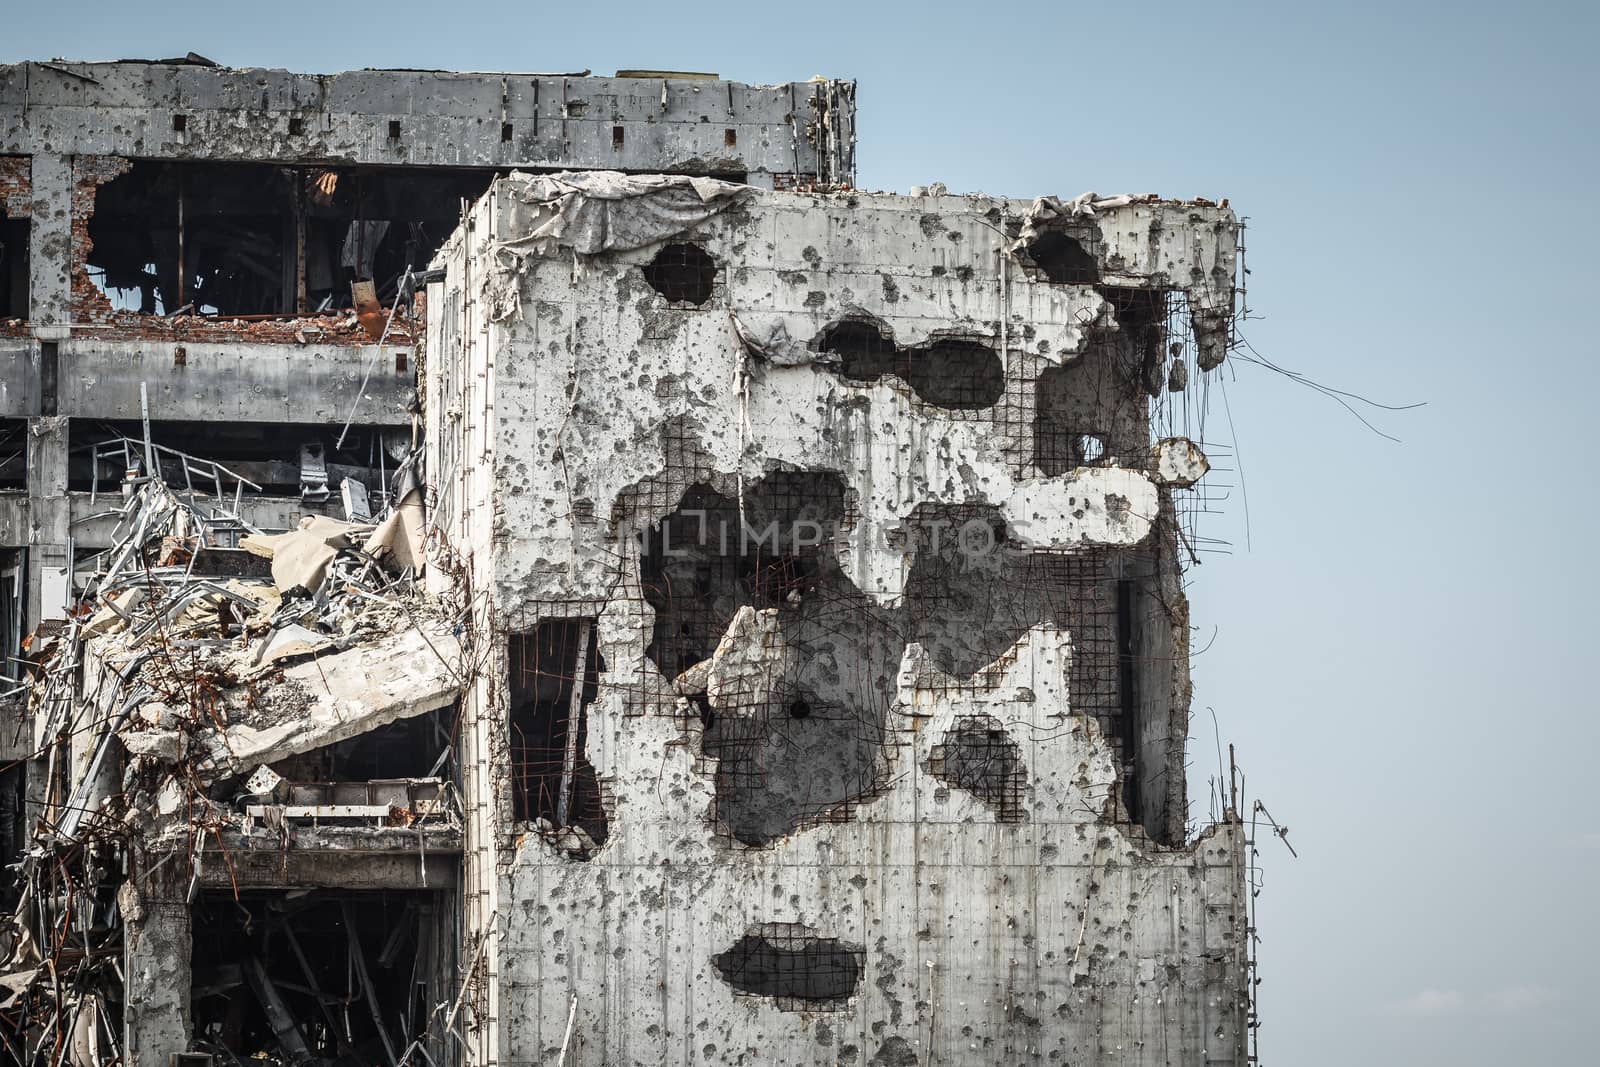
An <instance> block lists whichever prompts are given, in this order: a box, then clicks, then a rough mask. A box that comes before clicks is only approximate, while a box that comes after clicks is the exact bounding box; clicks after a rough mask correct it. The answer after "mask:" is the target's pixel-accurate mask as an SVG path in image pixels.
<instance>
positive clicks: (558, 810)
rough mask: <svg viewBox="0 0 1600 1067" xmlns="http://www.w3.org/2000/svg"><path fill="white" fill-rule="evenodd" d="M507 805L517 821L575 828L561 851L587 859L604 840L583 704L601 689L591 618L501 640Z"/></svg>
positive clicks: (601, 666)
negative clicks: (506, 702)
mask: <svg viewBox="0 0 1600 1067" xmlns="http://www.w3.org/2000/svg"><path fill="white" fill-rule="evenodd" d="M507 654H508V657H509V665H510V676H509V678H508V684H509V689H510V701H511V703H510V709H511V710H510V715H509V718H508V720H507V734H508V736H509V740H510V745H511V808H512V817H513V818H514V819H516V820H517V821H518V822H521V823H527V822H533V823H537V822H538V821H539V820H544V822H545V823H546V824H547V825H548V828H549V829H550V830H551V831H555V830H579V831H582V834H581V836H579V835H577V834H574V835H573V836H574V837H575V838H576V843H575V845H574V847H572V848H570V849H568V851H569V852H571V853H572V854H574V855H577V856H578V857H580V858H588V857H589V856H590V855H591V854H592V853H593V852H594V850H595V849H598V848H599V847H600V846H601V845H603V844H605V841H606V836H607V832H608V824H607V821H606V810H605V798H604V797H603V796H602V795H601V792H600V782H599V779H598V778H597V777H596V775H595V770H594V765H593V764H592V763H590V762H589V755H588V746H589V706H590V705H591V704H592V703H594V699H595V697H596V696H598V695H599V692H600V672H602V671H604V670H605V667H606V665H605V660H604V659H603V658H601V656H600V644H599V634H598V632H597V624H596V620H595V619H593V618H572V619H546V620H544V621H542V622H540V623H539V624H538V625H537V626H535V627H534V629H533V630H531V631H528V632H526V633H518V634H512V635H511V636H510V638H509V639H508V643H507Z"/></svg>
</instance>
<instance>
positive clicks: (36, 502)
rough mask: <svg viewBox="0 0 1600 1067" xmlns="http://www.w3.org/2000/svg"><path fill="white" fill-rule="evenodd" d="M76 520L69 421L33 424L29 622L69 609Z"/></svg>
mask: <svg viewBox="0 0 1600 1067" xmlns="http://www.w3.org/2000/svg"><path fill="white" fill-rule="evenodd" d="M71 522H72V516H71V512H70V511H69V509H68V504H67V420H66V419H65V418H60V417H56V416H39V417H37V418H32V419H29V420H28V532H29V536H28V579H27V582H28V588H27V595H28V606H27V610H28V618H27V624H26V628H27V629H28V630H29V631H31V630H32V629H33V628H34V627H36V626H38V625H39V622H40V620H42V619H49V618H60V617H61V615H62V614H63V609H64V607H65V605H66V596H67V593H68V589H67V583H69V582H70V581H71V578H72V561H71V560H70V559H68V558H67V555H68V549H67V539H68V536H69V535H70V533H71Z"/></svg>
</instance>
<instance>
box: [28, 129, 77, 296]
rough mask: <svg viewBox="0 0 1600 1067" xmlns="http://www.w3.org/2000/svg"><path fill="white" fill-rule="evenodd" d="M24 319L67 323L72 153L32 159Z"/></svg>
mask: <svg viewBox="0 0 1600 1067" xmlns="http://www.w3.org/2000/svg"><path fill="white" fill-rule="evenodd" d="M28 270H29V273H30V274H31V275H32V278H31V281H30V283H29V290H28V317H29V319H30V320H31V321H32V322H33V323H34V324H35V325H46V326H55V325H65V324H66V323H68V322H71V321H72V315H71V298H72V157H71V156H58V155H35V156H34V157H33V218H32V222H31V223H30V229H29V238H28Z"/></svg>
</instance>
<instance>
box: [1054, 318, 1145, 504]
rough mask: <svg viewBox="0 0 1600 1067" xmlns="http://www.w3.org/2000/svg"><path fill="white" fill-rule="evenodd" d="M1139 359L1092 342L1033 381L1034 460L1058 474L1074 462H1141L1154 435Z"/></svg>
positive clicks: (1067, 471) (1078, 464) (1080, 464)
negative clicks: (1151, 431)
mask: <svg viewBox="0 0 1600 1067" xmlns="http://www.w3.org/2000/svg"><path fill="white" fill-rule="evenodd" d="M1139 375H1140V364H1139V362H1138V360H1137V358H1136V357H1134V356H1133V355H1132V354H1131V353H1130V352H1128V351H1126V350H1125V349H1123V348H1121V347H1119V346H1117V345H1114V344H1109V343H1097V344H1091V345H1090V346H1089V347H1088V348H1086V349H1085V350H1084V351H1083V352H1081V353H1079V354H1078V355H1076V356H1073V357H1071V358H1070V359H1069V360H1068V361H1067V362H1066V363H1063V364H1061V365H1060V366H1055V367H1047V368H1045V369H1044V370H1043V371H1042V372H1040V374H1039V377H1038V380H1037V382H1036V384H1035V386H1034V388H1035V397H1036V404H1035V409H1034V419H1033V461H1034V463H1035V464H1037V465H1038V466H1039V468H1040V469H1041V470H1042V471H1044V473H1045V474H1047V475H1049V476H1051V477H1056V476H1059V475H1063V474H1070V473H1071V472H1072V471H1073V469H1074V468H1077V467H1086V466H1103V465H1105V464H1107V463H1113V462H1120V463H1121V464H1123V465H1125V466H1135V467H1137V466H1142V465H1143V463H1144V451H1145V449H1146V448H1147V447H1148V443H1149V440H1150V416H1149V404H1148V400H1147V396H1146V393H1145V392H1144V391H1143V390H1142V389H1141V386H1140V378H1139Z"/></svg>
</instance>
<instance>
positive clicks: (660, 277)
mask: <svg viewBox="0 0 1600 1067" xmlns="http://www.w3.org/2000/svg"><path fill="white" fill-rule="evenodd" d="M620 128H621V127H618V129H620ZM644 280H645V281H647V282H649V283H650V288H652V289H654V290H655V291H656V292H658V293H660V294H661V295H662V296H664V297H666V298H667V300H668V302H670V303H674V304H676V303H679V302H687V303H690V304H693V305H695V306H696V307H703V306H704V305H705V303H706V302H707V301H708V300H710V299H711V290H712V288H713V287H714V286H715V285H716V282H717V261H716V259H715V257H713V256H712V255H711V253H709V252H707V251H706V250H705V249H703V248H701V247H700V246H699V245H694V244H687V243H683V242H677V243H674V244H669V245H664V246H663V247H662V249H661V251H659V252H657V253H656V254H655V258H654V259H652V260H651V261H650V262H649V263H647V264H645V267H644Z"/></svg>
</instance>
